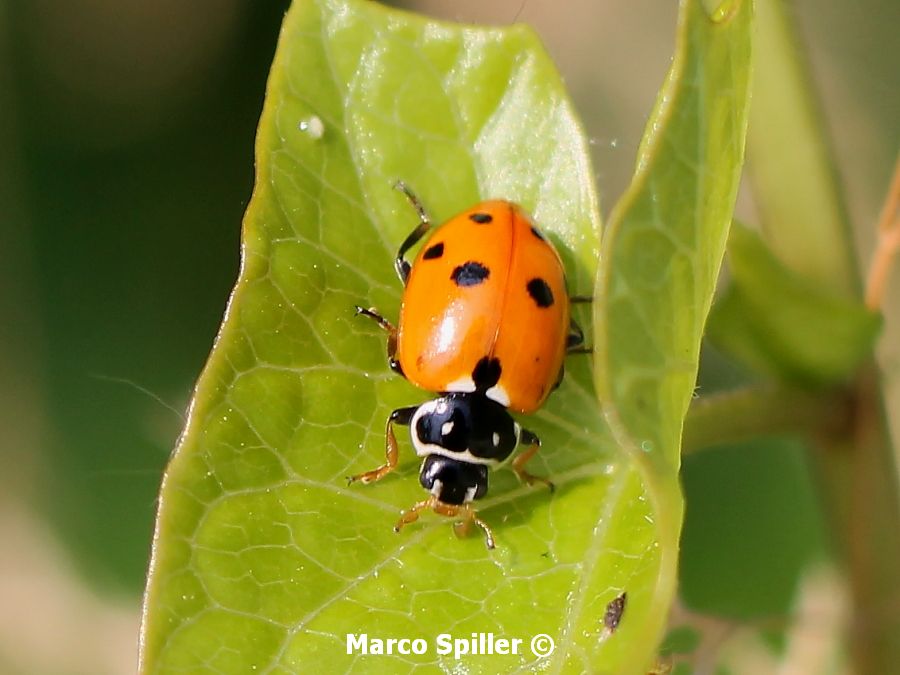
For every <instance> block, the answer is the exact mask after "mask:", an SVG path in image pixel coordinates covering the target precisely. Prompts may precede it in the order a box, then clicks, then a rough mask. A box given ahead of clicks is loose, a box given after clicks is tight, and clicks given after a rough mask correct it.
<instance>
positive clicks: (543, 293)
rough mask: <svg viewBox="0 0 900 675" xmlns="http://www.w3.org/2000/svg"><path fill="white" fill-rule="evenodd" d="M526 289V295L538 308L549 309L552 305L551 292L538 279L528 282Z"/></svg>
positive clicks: (544, 282) (544, 283)
mask: <svg viewBox="0 0 900 675" xmlns="http://www.w3.org/2000/svg"><path fill="white" fill-rule="evenodd" d="M526 288H528V295H530V296H531V298H532V300H534V301H535V303H537V306H538V307H549V306H550V305H552V304H553V291H551V290H550V286H548V285H547V282H546V281H544V280H543V279H541V278H540V277H538V278H536V279H532V280H531V281H529V282H528V285H527V286H526Z"/></svg>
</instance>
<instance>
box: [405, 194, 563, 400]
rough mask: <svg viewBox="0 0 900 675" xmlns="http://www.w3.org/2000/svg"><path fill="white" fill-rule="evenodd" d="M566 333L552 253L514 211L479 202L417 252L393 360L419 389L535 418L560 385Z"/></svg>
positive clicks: (507, 204)
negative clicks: (481, 398)
mask: <svg viewBox="0 0 900 675" xmlns="http://www.w3.org/2000/svg"><path fill="white" fill-rule="evenodd" d="M568 323H569V299H568V295H567V293H566V287H565V274H564V271H563V267H562V263H561V262H560V259H559V256H558V255H557V253H556V251H555V250H554V249H553V247H552V245H551V244H550V243H549V242H547V241H546V240H545V239H544V238H543V236H542V235H541V234H540V233H539V232H538V230H537V229H536V228H535V227H534V226H533V225H532V223H531V221H530V220H529V219H528V217H527V216H526V215H525V214H524V213H523V212H522V211H521V209H520V208H519V207H518V206H516V205H514V204H511V203H510V202H503V201H493V202H484V203H482V204H479V205H477V206H475V207H474V208H472V209H469V210H468V211H465V212H463V213H462V214H460V215H458V216H456V217H455V218H453V219H451V220H450V221H448V222H447V223H446V224H444V225H442V226H441V227H439V228H437V229H436V230H435V231H434V233H433V234H432V235H431V237H429V239H428V241H427V242H426V243H425V244H424V245H423V246H422V249H421V251H420V252H419V254H418V256H417V257H416V260H415V262H414V264H413V267H412V271H411V274H410V276H409V280H408V283H407V286H406V289H405V291H404V294H403V304H402V307H401V311H400V324H399V336H398V358H399V360H400V365H401V367H402V368H403V372H404V374H405V375H406V377H407V378H408V379H409V380H410V381H411V382H412V383H413V384H416V385H417V386H419V387H422V388H423V389H427V390H429V391H435V392H469V391H483V392H484V393H485V394H486V395H487V396H488V397H489V398H492V399H493V400H495V401H497V402H498V403H501V404H502V405H505V406H507V407H509V408H511V409H512V410H516V411H519V412H524V413H527V412H532V411H534V410H536V409H537V408H539V407H540V406H541V404H542V403H543V402H544V400H545V399H546V398H547V396H548V395H549V393H550V391H551V390H552V389H553V385H554V384H555V383H556V382H557V379H558V376H559V373H560V369H561V368H562V361H563V358H564V356H565V348H566V335H567V330H568Z"/></svg>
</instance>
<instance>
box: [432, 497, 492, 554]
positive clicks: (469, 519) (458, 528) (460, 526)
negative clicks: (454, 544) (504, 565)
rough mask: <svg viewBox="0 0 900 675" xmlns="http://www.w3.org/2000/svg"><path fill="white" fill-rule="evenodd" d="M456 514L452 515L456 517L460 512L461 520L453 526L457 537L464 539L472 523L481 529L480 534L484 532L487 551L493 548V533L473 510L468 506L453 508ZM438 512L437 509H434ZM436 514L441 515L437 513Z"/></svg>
mask: <svg viewBox="0 0 900 675" xmlns="http://www.w3.org/2000/svg"><path fill="white" fill-rule="evenodd" d="M454 509H455V510H456V512H457V513H455V514H453V515H457V514H458V513H459V512H460V511H461V512H462V515H463V519H462V520H460V521H458V522H456V523H454V524H453V532H454V533H455V534H456V536H457V537H460V538H462V537H465V536H467V535H468V534H469V529H470V528H471V527H472V523H475V524H476V525H478V527H480V528H481V530H482V532H484V545H485V546H487V547H488V549H492V548H494V547H495V544H494V533H493V532H492V531H491V528H490V527H489V526H488V524H487V523H486V522H484V521H483V520H482V519H481V518H479V517H478V514H477V513H476V511H475V509H473V508H472V507H471V506H470V505H469V504H466V505H465V506H457V507H454ZM434 510H435V511H438V509H437V507H436V508H435V509H434ZM438 513H441V512H440V511H438Z"/></svg>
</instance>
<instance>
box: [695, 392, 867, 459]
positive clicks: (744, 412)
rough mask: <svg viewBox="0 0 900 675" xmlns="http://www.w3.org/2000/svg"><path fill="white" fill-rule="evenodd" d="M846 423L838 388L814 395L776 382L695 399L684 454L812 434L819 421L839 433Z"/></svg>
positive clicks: (844, 401) (846, 411) (818, 428)
mask: <svg viewBox="0 0 900 675" xmlns="http://www.w3.org/2000/svg"><path fill="white" fill-rule="evenodd" d="M849 421H850V415H849V408H848V406H847V398H846V395H845V394H844V393H843V392H837V393H830V394H823V395H813V394H810V393H807V392H804V391H801V390H797V389H791V388H786V387H776V386H750V387H746V388H743V389H738V390H735V391H730V392H725V393H720V394H715V395H712V396H707V397H702V398H699V399H697V400H696V401H694V403H693V404H692V405H691V409H690V411H689V412H688V416H687V418H686V419H685V423H684V433H683V436H682V438H683V452H684V453H685V454H689V453H694V452H698V451H700V450H705V449H708V448H711V447H714V446H716V445H723V444H726V443H737V442H740V441H745V440H749V439H752V438H760V437H766V436H799V437H802V438H806V439H809V438H812V437H813V436H814V435H815V434H817V433H819V432H821V430H822V427H823V424H827V425H828V427H829V429H832V430H834V431H838V430H840V429H846V428H847V425H848V424H849Z"/></svg>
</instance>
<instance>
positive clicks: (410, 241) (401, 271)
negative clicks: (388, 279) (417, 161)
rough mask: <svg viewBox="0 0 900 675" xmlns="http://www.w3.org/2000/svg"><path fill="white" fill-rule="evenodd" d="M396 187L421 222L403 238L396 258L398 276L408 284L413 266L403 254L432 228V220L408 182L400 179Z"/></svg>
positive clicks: (395, 264)
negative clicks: (404, 196)
mask: <svg viewBox="0 0 900 675" xmlns="http://www.w3.org/2000/svg"><path fill="white" fill-rule="evenodd" d="M394 187H395V188H396V189H397V190H400V192H402V193H403V194H404V195H406V198H407V199H408V200H409V203H410V204H411V205H412V207H413V208H414V209H415V210H416V214H418V216H419V224H418V225H417V226H416V229H414V230H413V231H412V232H410V233H409V235H408V236H407V237H406V239H404V240H403V243H402V244H400V250H399V251H397V257H396V258H395V259H394V269H395V270H397V276H398V277H400V281H402V282H403V284H404V285H406V280H407V279H409V271H410V270H411V269H412V266H411V265H410V264H409V261H408V260H407V259H406V258H404V257H403V256H404V255H406V252H407V251H408V250H409V249H411V248H412V247H413V246H415V245H416V243H418V241H419V240H420V239H421V238H422V237H424V236H425V233H426V232H428V230H429V229H430V228H431V222H430V221H429V220H428V214H426V213H425V208H424V207H423V206H422V202H420V201H419V198H418V197H416V195H415V194H414V193H413V191H412V190H410V189H409V186H408V185H407V184H406V183H404V182H403V181H402V180H398V181H397V182H396V183H395V184H394Z"/></svg>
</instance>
